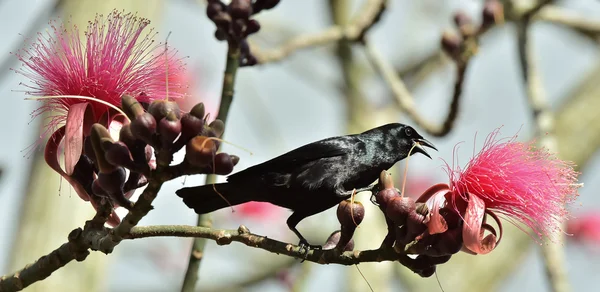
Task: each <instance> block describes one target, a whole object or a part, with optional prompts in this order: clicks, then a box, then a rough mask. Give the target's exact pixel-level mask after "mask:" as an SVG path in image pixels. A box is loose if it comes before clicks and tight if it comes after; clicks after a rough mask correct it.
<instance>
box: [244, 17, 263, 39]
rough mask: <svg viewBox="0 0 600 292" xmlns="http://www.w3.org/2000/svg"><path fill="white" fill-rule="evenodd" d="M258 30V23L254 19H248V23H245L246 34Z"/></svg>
mask: <svg viewBox="0 0 600 292" xmlns="http://www.w3.org/2000/svg"><path fill="white" fill-rule="evenodd" d="M259 30H260V23H258V21H256V20H254V19H250V20H249V21H248V23H246V34H249V35H250V34H253V33H257V32H258V31H259Z"/></svg>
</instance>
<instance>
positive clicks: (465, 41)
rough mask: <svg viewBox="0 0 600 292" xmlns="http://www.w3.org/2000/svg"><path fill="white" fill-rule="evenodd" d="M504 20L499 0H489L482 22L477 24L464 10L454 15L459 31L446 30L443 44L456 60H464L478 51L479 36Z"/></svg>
mask: <svg viewBox="0 0 600 292" xmlns="http://www.w3.org/2000/svg"><path fill="white" fill-rule="evenodd" d="M503 22H504V8H503V6H502V3H500V1H498V0H487V1H486V2H485V4H484V6H483V10H482V22H481V24H480V25H479V26H477V25H476V24H475V23H474V22H473V20H472V19H471V17H469V16H468V15H467V14H465V13H464V12H457V13H456V14H455V15H454V24H456V26H457V28H458V33H456V32H454V31H446V32H444V34H443V35H442V40H441V46H442V50H444V51H445V52H446V53H447V54H448V55H450V57H452V58H453V59H454V60H456V61H464V60H466V59H468V58H470V57H471V56H472V55H474V54H475V53H476V52H477V38H478V37H479V36H480V35H481V34H483V33H484V32H486V31H488V30H489V29H490V28H491V27H493V26H494V25H496V24H501V23H503Z"/></svg>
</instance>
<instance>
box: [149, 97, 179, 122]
mask: <svg viewBox="0 0 600 292" xmlns="http://www.w3.org/2000/svg"><path fill="white" fill-rule="evenodd" d="M148 112H149V113H150V114H151V115H152V116H153V117H154V119H155V120H157V121H160V120H162V119H163V118H164V117H166V116H168V115H170V114H174V115H175V116H174V117H171V119H172V120H175V119H180V118H181V110H180V109H179V105H178V104H177V103H176V102H174V101H167V100H155V101H153V102H152V103H151V104H150V106H149V107H148Z"/></svg>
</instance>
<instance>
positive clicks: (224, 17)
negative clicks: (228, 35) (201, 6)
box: [212, 12, 231, 32]
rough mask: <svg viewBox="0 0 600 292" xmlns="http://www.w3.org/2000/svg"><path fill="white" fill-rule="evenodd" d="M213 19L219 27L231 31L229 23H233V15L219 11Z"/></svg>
mask: <svg viewBox="0 0 600 292" xmlns="http://www.w3.org/2000/svg"><path fill="white" fill-rule="evenodd" d="M212 21H213V22H214V23H215V24H216V25H217V28H220V29H222V30H223V31H225V32H228V31H229V25H230V24H231V16H230V15H229V14H227V13H224V12H221V13H218V14H217V15H215V17H213V19H212Z"/></svg>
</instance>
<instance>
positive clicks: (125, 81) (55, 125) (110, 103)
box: [14, 11, 184, 225]
mask: <svg viewBox="0 0 600 292" xmlns="http://www.w3.org/2000/svg"><path fill="white" fill-rule="evenodd" d="M67 24H68V23H67ZM149 24H150V21H149V20H147V19H144V18H140V17H138V16H136V15H134V14H131V13H127V14H123V13H121V12H118V11H113V12H111V13H110V14H109V15H108V17H106V18H104V17H103V16H102V15H99V16H96V18H95V19H94V21H93V22H90V23H89V25H88V27H87V31H86V32H85V34H84V35H85V40H82V39H81V37H80V32H79V29H78V28H77V27H76V26H72V27H67V26H65V24H57V23H56V22H55V21H52V22H50V25H51V29H50V30H49V31H48V32H47V33H45V34H42V33H38V37H37V39H36V42H35V43H34V44H33V45H32V46H31V47H30V48H29V49H23V50H21V51H20V52H19V53H17V54H16V56H17V57H18V58H19V60H20V61H21V62H22V67H21V68H20V69H18V70H14V71H15V72H17V73H19V74H22V75H23V76H25V77H27V78H29V80H30V81H31V84H26V85H25V86H26V87H27V91H26V93H27V94H28V95H32V96H37V97H38V98H36V99H39V100H41V101H42V102H43V105H42V106H41V107H40V108H38V109H37V110H36V111H34V113H33V116H37V115H40V114H42V113H45V112H54V114H53V115H52V116H51V117H50V121H49V122H48V123H47V125H46V127H47V130H46V134H49V133H51V136H50V139H49V140H48V142H47V145H46V148H45V159H46V162H47V163H48V165H49V166H50V167H51V168H52V169H54V170H55V171H56V172H58V173H59V174H60V175H61V176H62V177H64V178H65V179H66V180H67V181H68V182H69V183H70V184H71V185H72V186H73V188H74V189H75V190H76V191H77V193H78V194H79V196H80V197H81V198H82V199H84V200H86V201H90V199H92V200H91V203H92V204H93V205H94V207H97V204H98V202H96V201H95V200H94V198H93V194H92V193H90V191H89V186H84V185H82V184H84V183H83V182H81V181H80V180H78V179H77V177H76V173H75V169H76V166H77V164H78V162H79V161H80V158H81V157H83V156H82V154H83V153H84V140H85V137H87V136H89V134H90V130H91V126H92V124H94V123H100V124H102V125H104V126H105V127H107V128H108V127H110V126H111V123H112V122H113V121H117V122H127V120H126V119H127V118H126V117H125V116H124V115H123V114H122V111H121V110H120V109H119V107H120V102H121V96H122V95H123V94H129V95H132V96H135V97H136V98H137V99H138V100H139V101H140V102H150V101H153V100H156V99H163V98H165V97H167V90H168V92H169V96H168V98H180V97H183V96H184V95H183V94H182V93H181V91H180V90H178V88H180V87H181V86H182V85H181V84H179V83H178V82H177V80H179V79H178V78H179V77H178V76H179V75H180V74H181V72H182V69H183V64H182V63H181V61H180V60H176V61H175V52H173V53H171V52H170V51H167V50H163V53H162V54H154V53H153V52H154V51H155V49H156V48H158V47H159V46H160V44H155V43H154V40H153V37H154V36H155V35H156V33H154V32H153V30H150V31H149V32H148V33H147V34H145V35H142V32H143V31H144V29H145V28H146V27H147V26H148V25H149ZM165 59H168V60H169V62H168V63H169V64H172V65H171V66H169V68H168V76H169V77H168V79H169V80H168V81H169V82H168V88H167V82H166V81H167V80H166V79H167V77H166V71H167V68H166V66H165V64H166V63H167V62H165V61H164V60H165ZM63 123H64V125H63ZM61 142H62V143H63V144H64V154H65V168H64V170H63V168H62V167H61V166H60V164H59V161H58V155H59V151H58V149H59V145H61ZM86 189H87V191H86ZM113 215H114V214H113ZM115 217H116V215H114V216H113V217H112V218H111V220H110V221H109V223H110V224H111V225H114V224H115V222H117V223H118V220H117V219H118V218H115Z"/></svg>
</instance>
